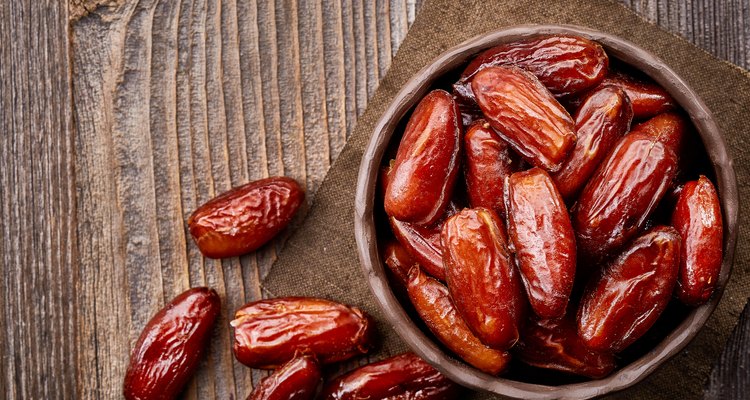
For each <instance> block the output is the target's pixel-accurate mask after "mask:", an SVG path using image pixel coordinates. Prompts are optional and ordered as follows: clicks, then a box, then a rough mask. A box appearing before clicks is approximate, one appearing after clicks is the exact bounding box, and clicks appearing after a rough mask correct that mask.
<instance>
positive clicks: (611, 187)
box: [572, 132, 677, 262]
mask: <svg viewBox="0 0 750 400" xmlns="http://www.w3.org/2000/svg"><path fill="white" fill-rule="evenodd" d="M676 174H677V156H676V155H675V153H674V152H673V151H672V150H671V149H670V148H669V147H668V146H666V145H665V144H663V143H662V142H659V141H656V140H655V139H654V138H653V137H650V136H649V135H645V134H643V133H638V132H631V133H630V134H628V135H625V136H624V137H623V138H622V139H621V140H620V142H619V143H618V144H617V145H616V146H615V148H614V150H612V152H611V153H610V154H609V156H608V157H607V159H606V160H605V161H604V163H602V165H601V166H600V167H599V169H598V170H597V172H596V173H595V174H594V176H593V177H592V178H591V180H590V181H589V182H588V184H586V186H585V187H584V189H583V192H581V195H580V197H579V198H578V203H577V204H576V206H575V207H574V210H573V218H572V220H573V227H574V229H575V231H576V239H577V243H578V251H579V256H583V257H584V258H585V259H587V260H588V261H590V262H598V261H600V260H602V259H603V258H605V257H608V256H612V255H614V253H615V252H616V251H617V250H618V249H620V248H621V247H622V246H624V245H625V244H626V243H627V242H628V241H629V240H630V239H632V238H633V237H634V236H635V235H636V234H638V231H639V230H640V229H641V228H642V227H643V226H644V224H645V222H646V218H648V216H649V215H650V214H651V212H652V211H653V210H654V208H655V207H656V206H657V204H658V203H659V201H660V200H661V198H662V197H663V196H664V194H665V193H666V192H667V189H669V186H670V185H671V184H672V181H673V179H674V178H675V175H676Z"/></svg>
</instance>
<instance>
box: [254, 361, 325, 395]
mask: <svg viewBox="0 0 750 400" xmlns="http://www.w3.org/2000/svg"><path fill="white" fill-rule="evenodd" d="M322 377H323V375H322V373H321V371H320V367H319V366H318V362H317V361H316V360H315V357H314V356H311V355H301V356H298V357H295V358H294V359H292V360H291V361H289V362H288V363H286V364H284V365H282V366H281V367H279V369H277V370H276V371H274V373H273V374H271V375H270V376H268V377H266V378H263V380H261V381H260V382H259V383H258V386H256V387H255V389H254V390H253V392H252V393H251V394H250V396H248V397H247V400H313V399H314V398H315V392H316V391H317V389H318V385H320V382H321V381H322Z"/></svg>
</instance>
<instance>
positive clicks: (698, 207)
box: [672, 176, 723, 306]
mask: <svg viewBox="0 0 750 400" xmlns="http://www.w3.org/2000/svg"><path fill="white" fill-rule="evenodd" d="M672 226H674V227H675V229H677V232H679V233H680V235H681V236H682V254H681V255H680V273H679V278H678V280H677V288H676V294H677V298H679V299H680V301H682V302H683V303H685V304H688V305H691V306H697V305H700V304H702V303H705V302H706V301H708V299H709V298H710V297H711V294H712V293H713V291H714V289H715V288H716V284H717V282H718V280H719V273H720V272H721V261H722V246H723V227H722V218H721V205H720V203H719V196H718V195H717V194H716V189H715V188H714V185H713V184H712V183H711V181H710V180H708V178H706V177H705V176H701V177H700V178H699V179H698V180H696V181H690V182H688V183H686V184H685V186H684V187H683V188H682V191H681V192H680V195H679V197H678V199H677V205H676V206H675V210H674V213H673V214H672Z"/></svg>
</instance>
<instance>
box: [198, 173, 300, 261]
mask: <svg viewBox="0 0 750 400" xmlns="http://www.w3.org/2000/svg"><path fill="white" fill-rule="evenodd" d="M304 198H305V192H304V191H303V190H302V188H301V187H300V186H299V185H298V184H297V182H295V181H294V180H293V179H290V178H286V177H273V178H266V179H261V180H259V181H255V182H250V183H248V184H246V185H243V186H240V187H237V188H234V189H232V190H230V191H228V192H226V193H224V194H222V195H220V196H218V197H216V198H214V199H213V200H210V201H209V202H207V203H206V204H204V205H202V206H200V207H198V209H197V210H195V212H193V214H192V215H191V216H190V218H188V227H189V228H190V234H191V235H192V236H193V239H195V243H196V244H197V245H198V248H199V249H200V251H201V253H203V255H204V256H206V257H209V258H224V257H234V256H240V255H243V254H245V253H249V252H251V251H255V250H257V249H258V248H259V247H261V246H263V245H264V244H266V243H267V242H268V241H269V240H271V239H273V237H274V236H276V235H277V234H278V233H279V232H281V230H282V229H284V228H285V227H286V226H287V225H288V224H289V222H290V221H291V220H292V217H294V214H295V213H296V212H297V210H298V209H299V207H300V205H302V201H303V200H304Z"/></svg>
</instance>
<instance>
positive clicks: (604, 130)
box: [552, 86, 633, 200]
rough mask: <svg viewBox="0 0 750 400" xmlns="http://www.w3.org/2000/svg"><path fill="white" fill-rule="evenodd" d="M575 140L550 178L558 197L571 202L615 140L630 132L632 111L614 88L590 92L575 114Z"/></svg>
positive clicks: (607, 87)
mask: <svg viewBox="0 0 750 400" xmlns="http://www.w3.org/2000/svg"><path fill="white" fill-rule="evenodd" d="M574 119H575V126H576V133H577V135H578V140H577V141H576V145H575V147H574V148H573V151H572V152H571V153H570V156H569V157H568V159H567V160H566V161H565V162H564V163H563V165H562V167H561V168H560V170H559V171H557V172H555V173H554V174H552V179H554V181H555V185H556V186H557V189H558V190H559V191H560V195H562V197H563V198H564V199H566V200H573V199H574V198H575V196H576V195H578V193H579V192H580V191H581V189H583V186H584V185H585V184H586V182H587V181H588V180H589V178H590V177H591V175H593V174H594V171H596V168H597V167H598V166H599V164H600V163H601V162H602V160H603V159H604V157H606V156H607V154H608V153H609V151H610V150H611V149H612V147H614V146H615V144H616V143H617V141H618V140H620V138H621V137H622V136H623V135H624V134H625V133H627V132H628V131H629V130H630V123H631V121H632V120H633V108H632V106H631V104H630V100H629V99H628V96H627V95H626V94H625V92H624V91H623V90H622V89H620V88H618V87H616V86H601V87H599V88H598V89H596V90H595V91H593V92H592V93H591V94H590V95H589V96H588V97H587V98H586V100H585V101H584V102H583V105H581V107H580V108H579V109H578V111H577V112H576V114H575V118H574Z"/></svg>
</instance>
